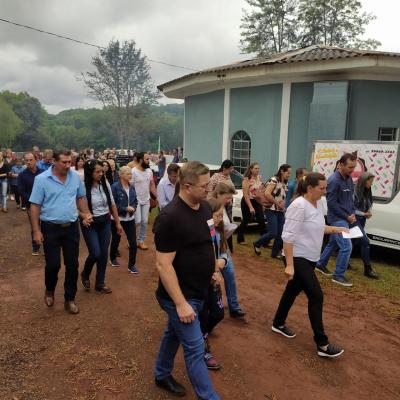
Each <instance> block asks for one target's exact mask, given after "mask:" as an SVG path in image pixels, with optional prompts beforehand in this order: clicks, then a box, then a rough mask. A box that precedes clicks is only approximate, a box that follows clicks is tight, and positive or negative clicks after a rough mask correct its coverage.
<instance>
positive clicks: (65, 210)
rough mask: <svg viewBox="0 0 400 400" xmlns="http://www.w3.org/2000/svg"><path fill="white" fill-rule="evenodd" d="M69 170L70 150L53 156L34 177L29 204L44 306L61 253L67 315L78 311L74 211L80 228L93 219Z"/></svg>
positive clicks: (50, 295) (51, 294) (78, 181)
mask: <svg viewBox="0 0 400 400" xmlns="http://www.w3.org/2000/svg"><path fill="white" fill-rule="evenodd" d="M70 167H71V152H70V151H68V150H63V151H60V152H57V153H55V154H54V164H53V166H52V167H51V168H49V169H48V170H47V171H45V172H43V173H42V174H40V175H38V176H37V177H36V178H35V181H34V184H33V188H32V194H31V196H30V198H29V201H30V203H31V222H32V228H33V239H34V240H35V242H36V243H37V244H38V245H40V244H41V243H43V249H44V255H45V259H46V267H45V284H46V291H45V295H44V300H45V303H46V305H47V306H48V307H51V306H53V304H54V291H55V288H56V285H57V280H58V271H59V270H60V268H61V250H62V252H63V256H64V264H65V282H64V289H65V293H64V299H65V303H64V307H65V310H66V311H68V312H69V313H71V314H77V313H78V312H79V309H78V307H77V306H76V304H75V295H76V291H77V281H78V269H79V262H78V258H79V226H78V212H79V216H80V217H81V219H82V222H83V224H84V225H87V226H88V225H90V223H91V222H92V221H93V219H92V215H91V213H90V211H89V209H88V205H87V201H86V196H85V188H84V187H83V184H82V181H81V179H80V177H79V175H78V174H77V173H76V172H75V171H73V170H71V169H70ZM39 220H40V223H39Z"/></svg>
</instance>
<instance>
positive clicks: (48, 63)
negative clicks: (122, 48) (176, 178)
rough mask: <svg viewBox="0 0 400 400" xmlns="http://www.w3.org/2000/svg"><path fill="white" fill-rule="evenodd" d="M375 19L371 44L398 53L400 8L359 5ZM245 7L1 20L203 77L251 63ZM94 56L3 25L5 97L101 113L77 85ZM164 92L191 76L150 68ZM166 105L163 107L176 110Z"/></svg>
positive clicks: (12, 15) (387, 2)
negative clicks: (127, 49) (116, 45)
mask: <svg viewBox="0 0 400 400" xmlns="http://www.w3.org/2000/svg"><path fill="white" fill-rule="evenodd" d="M361 3H362V4H363V8H364V10H365V11H367V12H372V13H373V14H375V15H376V16H377V19H376V20H375V21H373V22H372V23H371V24H370V25H369V26H368V27H367V32H366V35H365V36H366V37H371V38H374V39H377V40H379V41H380V42H381V43H382V46H381V47H380V48H379V50H386V51H398V52H400V42H399V41H398V36H397V32H396V30H395V27H396V26H397V24H398V21H397V19H398V15H399V13H400V1H399V0H379V1H377V0H361ZM244 7H246V2H245V0H79V1H78V0H69V1H65V0H0V18H3V19H7V20H11V21H14V22H17V23H20V24H25V25H29V26H32V27H35V28H39V29H43V30H47V31H50V32H54V33H57V34H60V35H64V36H68V37H72V38H75V39H78V40H82V41H85V42H89V43H93V44H97V45H100V46H107V44H108V43H109V42H110V40H117V39H118V40H121V41H122V40H132V39H133V40H135V42H136V45H137V46H138V47H139V48H141V49H142V51H143V53H144V54H145V55H146V56H147V57H148V58H149V59H152V60H159V61H163V62H166V63H171V64H177V65H181V66H186V67H191V68H194V69H197V70H199V69H203V68H208V67H211V66H218V65H223V64H229V63H232V62H235V61H239V60H244V59H248V58H251V57H250V56H249V55H244V54H240V50H239V40H240V29H239V26H240V19H241V17H242V10H243V8H244ZM96 53H97V50H96V48H93V47H89V46H85V45H82V44H76V43H73V42H70V41H65V40H62V39H58V38H55V37H52V36H48V35H44V34H41V33H38V32H34V31H31V30H27V29H23V28H20V27H16V26H13V25H10V24H7V23H4V22H1V21H0V60H1V61H0V63H1V64H0V91H2V90H11V91H14V92H19V91H26V92H28V93H29V94H30V95H32V96H34V97H37V98H38V99H39V100H40V101H41V103H42V104H43V105H44V107H45V108H46V110H47V111H48V112H50V113H57V112H59V111H61V110H64V109H68V108H79V107H85V108H86V107H93V106H99V104H98V103H96V102H95V101H94V100H92V99H90V98H89V97H88V96H87V91H86V89H85V87H84V85H83V83H82V82H81V81H79V80H78V79H77V78H78V77H79V76H80V75H81V73H82V72H86V71H91V70H93V67H92V65H91V60H92V57H93V56H95V55H96ZM150 66H151V75H152V79H153V81H154V83H155V84H156V85H159V84H161V83H165V82H167V81H169V80H172V79H175V78H177V77H179V76H182V75H185V74H187V73H190V71H188V70H185V69H179V68H172V67H169V66H165V65H161V64H157V63H150ZM175 101H176V100H170V99H166V98H162V99H161V102H164V103H165V102H175Z"/></svg>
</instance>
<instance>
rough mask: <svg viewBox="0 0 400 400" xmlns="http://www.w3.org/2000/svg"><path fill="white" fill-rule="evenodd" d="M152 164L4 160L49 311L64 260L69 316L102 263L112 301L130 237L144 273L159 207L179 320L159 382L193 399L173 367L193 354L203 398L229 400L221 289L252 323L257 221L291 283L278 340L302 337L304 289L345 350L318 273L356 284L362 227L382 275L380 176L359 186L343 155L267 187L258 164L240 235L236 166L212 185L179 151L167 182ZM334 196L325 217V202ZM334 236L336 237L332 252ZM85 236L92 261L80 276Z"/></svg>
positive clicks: (112, 158) (367, 177) (278, 320)
mask: <svg viewBox="0 0 400 400" xmlns="http://www.w3.org/2000/svg"><path fill="white" fill-rule="evenodd" d="M181 156H182V155H181ZM151 158H152V156H151V155H150V154H148V153H135V154H133V160H132V161H131V162H129V163H128V164H127V165H125V166H122V167H121V168H119V166H118V164H117V162H116V153H115V151H113V150H111V151H105V152H103V153H100V154H96V153H95V152H94V151H92V150H89V149H88V150H85V151H82V152H81V153H77V152H71V151H69V150H61V151H52V150H46V151H44V152H42V153H41V152H40V150H39V149H38V148H33V149H32V151H28V152H26V153H25V154H24V155H23V158H21V159H20V158H18V157H15V155H14V153H13V152H12V151H11V150H7V151H6V152H5V154H3V153H2V152H0V188H1V201H2V210H3V212H7V211H8V207H7V201H8V199H9V196H10V199H11V198H12V199H13V200H15V203H16V208H17V209H21V210H23V211H26V212H27V216H28V221H29V223H30V227H31V236H32V255H34V256H37V255H39V254H40V251H41V248H42V247H43V252H44V256H45V292H44V302H45V304H46V306H47V307H53V305H54V301H55V298H54V292H55V288H56V285H57V281H58V273H59V270H60V269H61V252H62V254H63V262H64V265H65V281H64V307H65V310H66V311H67V312H68V313H70V314H77V313H79V308H78V306H77V304H76V302H75V298H76V293H77V283H78V281H80V282H81V284H82V286H83V288H84V289H85V290H87V291H89V290H91V274H92V270H93V268H94V266H96V274H95V278H94V282H95V284H94V290H95V291H97V292H99V293H101V294H110V293H112V288H111V287H110V286H109V285H108V284H107V283H106V277H107V265H108V264H109V263H110V264H111V266H112V268H118V267H120V266H121V264H120V261H119V258H120V252H119V245H120V240H121V237H122V234H125V236H126V240H127V243H128V248H129V256H128V262H127V266H126V267H127V270H128V272H130V273H132V274H134V275H138V274H139V271H140V266H138V265H137V252H138V249H139V250H142V251H146V250H148V248H149V247H148V245H147V244H146V238H147V234H148V229H147V228H148V217H149V212H150V210H151V208H154V207H157V208H158V210H159V213H158V215H157V217H156V219H155V222H154V226H153V233H154V243H155V247H156V261H155V263H156V268H157V271H158V273H159V277H160V279H159V285H158V289H157V292H156V298H157V301H158V303H159V305H160V307H161V308H162V309H163V310H164V311H165V312H166V314H167V317H168V322H167V327H166V330H165V332H164V335H163V337H162V340H161V345H160V350H159V353H158V356H157V361H156V367H155V371H154V374H155V383H156V384H157V385H158V386H159V387H161V388H163V389H165V390H167V391H169V392H170V393H172V394H175V395H177V396H183V395H184V394H185V393H186V391H185V389H184V387H183V386H182V385H181V384H180V383H178V382H177V381H176V380H175V379H174V378H173V376H172V372H173V365H174V358H175V355H176V353H177V350H178V348H179V346H180V345H182V347H183V354H184V358H185V362H186V368H187V372H188V375H189V378H190V381H191V383H192V385H193V388H194V390H195V392H196V395H197V397H198V398H199V399H207V400H213V399H219V398H220V397H219V396H218V394H217V393H216V391H215V389H214V387H213V385H212V382H211V380H210V377H209V375H208V369H214V370H217V369H219V368H220V367H221V363H220V362H219V361H218V359H217V358H216V357H215V354H214V353H213V352H211V346H210V337H209V336H210V333H211V332H212V331H213V330H214V328H215V327H216V326H217V325H218V324H219V323H220V322H221V321H222V320H223V319H224V301H223V293H222V286H224V287H225V292H226V298H227V303H228V304H227V306H228V307H227V308H228V310H229V315H230V317H231V318H236V319H242V318H244V317H245V315H246V313H245V311H244V310H243V309H242V307H241V306H240V303H239V299H238V290H237V282H236V276H235V267H234V259H233V256H232V255H233V253H234V242H233V240H232V237H233V236H232V235H233V233H234V232H235V231H236V233H237V244H238V245H247V243H246V241H245V234H246V230H247V226H248V224H249V223H250V222H252V220H253V219H255V221H256V222H257V224H258V230H259V234H260V237H259V238H258V239H257V240H255V241H254V242H253V243H252V245H253V248H254V252H255V254H256V256H260V255H261V254H262V248H263V247H268V246H269V247H272V250H271V257H272V258H277V259H282V260H283V262H284V266H285V274H286V276H287V278H288V282H287V285H286V288H285V290H284V292H283V295H282V298H281V300H280V303H279V305H278V308H277V311H276V314H275V317H274V319H273V322H272V331H273V332H275V333H278V334H281V335H283V336H284V337H286V338H294V337H295V336H296V335H295V333H294V332H293V330H292V329H291V328H289V327H288V326H287V324H286V319H287V317H288V314H289V311H290V308H291V306H292V305H293V303H294V301H295V299H296V297H297V296H298V295H299V294H300V293H301V292H302V291H304V293H305V294H306V296H307V297H308V302H309V304H308V313H309V319H310V323H311V327H312V330H313V333H314V341H315V343H316V347H317V354H318V355H319V356H321V357H329V358H334V357H337V356H340V355H341V354H342V353H343V351H344V350H343V349H342V348H341V347H339V346H336V345H334V344H332V343H331V342H329V340H328V337H327V335H326V333H325V330H324V325H323V292H322V289H321V286H320V284H319V281H318V279H317V277H316V274H315V271H318V272H320V273H322V274H323V275H325V276H331V275H332V280H333V282H335V283H337V284H340V285H343V286H351V285H352V282H351V281H350V280H349V279H348V278H347V277H346V276H345V272H346V270H347V269H348V268H349V267H350V264H349V259H350V256H351V252H352V241H351V240H350V239H346V238H344V236H343V233H344V232H348V231H349V228H351V227H352V226H355V225H357V226H359V227H360V229H361V231H362V233H363V236H362V237H361V238H359V239H357V240H356V244H357V246H359V248H360V254H361V258H362V260H363V262H364V275H365V276H366V277H368V278H373V279H377V278H378V276H377V274H376V272H375V271H374V270H373V268H372V267H371V263H370V256H369V240H368V237H367V235H366V234H365V223H366V220H367V219H369V218H371V217H372V212H371V210H372V203H373V199H372V193H371V186H372V183H373V179H374V176H373V175H372V174H370V173H368V172H367V173H364V174H363V175H362V176H361V178H360V179H359V180H358V182H357V184H356V186H354V184H353V180H352V178H351V174H352V172H353V170H354V168H355V163H356V158H355V156H354V155H352V154H344V155H343V156H342V157H341V159H340V160H338V166H337V170H336V172H335V173H334V174H333V175H332V176H331V177H329V179H328V180H327V179H326V177H325V176H324V175H321V174H319V173H316V172H310V173H309V172H308V171H307V170H306V169H305V168H298V169H297V170H296V176H295V179H293V180H290V177H291V172H292V167H291V166H290V165H288V164H283V165H281V166H280V167H279V169H278V171H277V173H276V174H275V175H274V176H272V177H270V178H269V179H267V180H266V181H264V179H263V178H262V177H261V175H260V166H259V164H258V163H252V164H250V165H249V167H248V169H247V171H246V173H245V175H244V178H243V198H242V200H241V210H242V220H241V224H240V226H237V225H236V224H234V221H233V220H232V199H233V196H234V194H235V193H236V191H235V187H234V185H233V183H232V181H231V178H230V173H231V172H232V171H233V169H234V166H233V163H232V161H231V160H225V161H223V163H222V165H221V168H220V170H219V171H218V172H217V173H215V174H213V175H212V176H210V171H209V169H208V168H207V167H206V166H205V165H204V164H202V163H200V162H197V161H190V162H184V163H179V164H178V162H179V161H182V157H181V158H179V155H178V152H176V153H175V154H174V158H173V160H172V161H173V162H171V163H167V160H166V158H165V155H164V153H163V152H160V153H159V154H158V156H157V157H156V159H155V160H153V162H154V161H155V162H156V164H157V165H158V174H154V172H153V171H152V170H151V169H150V161H151ZM174 161H175V162H174ZM11 195H12V196H13V197H11ZM325 195H326V199H327V218H326V219H325V216H324V207H323V203H322V200H321V198H322V197H323V196H325ZM265 221H267V224H266V222H265ZM325 234H328V235H330V236H329V241H328V243H327V245H326V246H325V249H324V250H323V252H322V254H321V248H322V245H323V239H324V235H325ZM80 235H82V236H83V239H84V241H85V244H86V247H87V250H88V255H87V257H86V260H85V262H84V266H83V268H82V270H81V272H80V273H79V261H78V259H79V243H80ZM271 242H273V243H272V244H271ZM334 252H336V253H337V257H336V268H335V271H334V273H333V274H332V273H331V272H330V271H329V269H328V268H327V263H328V260H329V258H330V256H331V254H332V253H334Z"/></svg>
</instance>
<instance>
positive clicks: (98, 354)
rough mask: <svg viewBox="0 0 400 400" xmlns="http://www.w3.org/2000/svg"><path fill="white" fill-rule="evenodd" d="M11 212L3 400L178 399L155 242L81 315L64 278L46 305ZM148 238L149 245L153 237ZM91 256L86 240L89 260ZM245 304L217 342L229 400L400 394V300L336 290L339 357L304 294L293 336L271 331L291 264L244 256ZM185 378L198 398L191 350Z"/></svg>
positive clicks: (221, 385) (330, 311)
mask: <svg viewBox="0 0 400 400" xmlns="http://www.w3.org/2000/svg"><path fill="white" fill-rule="evenodd" d="M13 206H14V205H11V207H10V208H11V211H10V213H9V214H6V215H5V214H4V215H0V232H1V238H2V240H1V241H0V293H1V300H0V334H1V337H0V399H14V400H17V399H18V400H22V399H24V400H44V399H51V400H53V399H54V400H64V399H74V400H75V399H96V400H103V399H110V400H114V399H115V400H125V399H132V400H133V399H138V400H145V399H149V400H156V399H167V398H169V397H168V396H167V395H166V394H164V393H163V392H161V391H160V390H159V389H158V388H156V387H155V386H154V384H153V375H152V369H153V366H154V360H155V356H156V353H157V350H158V346H159V341H160V337H161V334H162V331H163V328H164V324H165V315H164V313H163V312H162V311H160V309H159V307H158V305H157V303H156V301H155V298H154V290H155V288H156V285H157V274H156V271H155V267H154V246H153V245H151V249H150V250H149V251H147V252H143V251H142V252H140V253H139V256H138V263H137V265H138V267H139V269H140V275H139V276H134V275H132V274H129V273H128V272H127V269H126V266H125V264H126V257H127V250H126V246H125V242H123V243H122V245H121V252H122V258H121V261H122V266H121V267H120V268H111V267H110V268H108V271H107V284H108V285H110V286H111V287H112V288H113V293H112V294H111V295H99V294H97V293H95V292H94V291H93V290H92V291H91V292H89V293H87V292H84V291H83V289H82V287H81V286H79V291H78V295H77V304H78V305H79V307H80V309H81V312H80V314H79V315H76V316H72V315H68V314H66V313H65V312H64V310H63V296H62V293H63V292H62V282H63V274H62V273H60V281H59V285H58V288H57V291H56V304H55V307H54V308H53V309H47V308H46V306H45V305H44V303H43V300H42V297H43V290H44V279H43V257H42V256H40V257H33V256H31V254H30V245H29V242H30V238H29V232H28V226H27V220H26V215H25V214H24V213H23V212H19V211H18V212H17V211H16V210H14V209H13ZM149 242H150V240H149ZM85 254H86V249H85V248H84V245H83V241H82V246H81V258H80V259H81V265H82V263H83V262H82V261H83V260H84V257H85ZM234 259H235V265H236V270H237V277H238V287H239V298H240V302H241V305H242V307H243V309H245V310H246V311H247V313H248V317H247V318H246V321H237V320H232V319H230V318H229V316H227V317H226V318H225V320H224V321H223V322H222V323H221V324H220V325H219V326H218V327H217V329H216V332H215V334H214V335H213V336H212V338H211V343H212V346H213V349H214V352H215V355H216V356H217V357H218V358H219V359H220V360H221V361H222V363H223V368H222V369H221V370H220V371H217V372H212V373H211V375H212V379H213V381H214V383H215V386H216V388H217V391H218V393H220V395H221V398H222V399H224V400H225V399H229V400H239V399H240V400H243V399H251V400H265V399H275V400H302V399H307V400H317V399H318V400H320V399H323V400H337V399H340V400H354V399H360V400H361V399H362V400H363V399H368V400H373V399H385V400H391V399H393V400H395V399H400V320H399V319H396V315H400V304H398V303H397V302H390V301H389V300H388V299H386V298H384V297H382V296H380V295H374V294H371V293H368V294H363V293H359V292H357V291H354V290H345V289H341V288H338V287H333V286H331V285H330V286H329V287H328V288H326V289H325V325H326V330H327V333H328V335H329V337H330V339H331V340H332V342H336V343H337V344H340V345H342V346H343V347H344V348H345V353H344V355H343V357H341V358H340V359H337V360H323V359H320V358H319V357H318V356H317V355H316V352H315V347H314V344H313V341H312V333H311V329H310V326H309V322H308V318H307V303H306V299H305V297H304V296H300V297H299V299H298V300H297V302H296V304H295V306H294V307H293V309H292V312H291V314H290V316H289V317H290V319H289V321H288V322H289V324H290V326H291V327H292V328H293V329H294V330H295V331H296V333H297V337H296V338H295V339H293V340H288V339H285V338H283V337H281V336H279V335H276V334H274V333H272V332H271V330H270V325H271V319H272V317H273V314H274V312H275V309H276V306H277V304H278V301H279V298H280V295H281V293H282V290H283V287H284V283H285V280H284V277H283V273H282V268H281V266H280V264H279V263H277V262H275V261H274V262H272V261H271V262H270V263H266V262H265V260H264V259H263V260H260V259H257V258H255V257H247V258H246V257H244V256H235V258H234ZM175 376H176V378H177V379H178V380H179V381H181V382H182V383H183V384H184V385H185V386H186V387H187V388H188V391H189V394H188V395H187V397H186V398H187V399H195V396H194V394H193V391H192V389H191V388H190V384H189V382H188V379H187V376H186V372H185V368H184V363H183V358H182V354H179V355H178V357H177V362H176V367H175Z"/></svg>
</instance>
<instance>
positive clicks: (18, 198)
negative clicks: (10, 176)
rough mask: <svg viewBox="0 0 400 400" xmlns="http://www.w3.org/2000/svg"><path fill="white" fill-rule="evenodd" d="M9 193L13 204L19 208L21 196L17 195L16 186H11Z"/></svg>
mask: <svg viewBox="0 0 400 400" xmlns="http://www.w3.org/2000/svg"><path fill="white" fill-rule="evenodd" d="M11 193H12V194H13V195H14V198H15V202H16V203H17V205H18V206H19V205H20V204H21V195H20V194H19V190H18V186H17V185H11Z"/></svg>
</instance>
